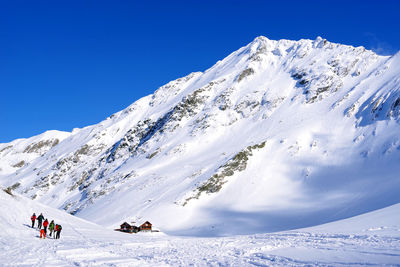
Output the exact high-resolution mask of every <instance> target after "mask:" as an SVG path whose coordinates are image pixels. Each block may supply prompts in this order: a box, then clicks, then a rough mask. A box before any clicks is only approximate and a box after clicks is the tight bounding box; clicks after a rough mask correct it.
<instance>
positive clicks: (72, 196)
mask: <svg viewBox="0 0 400 267" xmlns="http://www.w3.org/2000/svg"><path fill="white" fill-rule="evenodd" d="M399 116H400V53H397V54H396V55H393V56H379V55H377V54H375V53H373V52H372V51H368V50H365V49H364V48H363V47H357V48H355V47H352V46H347V45H341V44H334V43H330V42H328V41H327V40H325V39H322V38H320V37H318V38H317V39H316V40H300V41H289V40H280V41H273V40H269V39H267V38H265V37H258V38H256V39H255V40H254V41H253V42H251V43H250V44H248V45H247V46H245V47H242V48H240V49H239V50H237V51H235V52H233V53H232V54H231V55H229V56H228V57H226V58H225V59H223V60H221V61H219V62H217V63H216V64H215V65H214V66H213V67H211V68H210V69H208V70H206V71H205V72H204V73H202V72H195V73H191V74H189V75H188V76H186V77H183V78H180V79H177V80H175V81H172V82H170V83H168V84H166V85H164V86H162V87H161V88H159V89H158V90H157V91H156V92H155V93H154V94H153V95H150V96H147V97H144V98H142V99H140V100H138V101H136V102H135V103H133V104H132V105H131V106H129V107H128V108H126V109H125V110H123V111H121V112H118V113H116V114H113V115H112V116H110V117H109V118H107V119H106V120H104V121H102V122H100V123H99V124H96V125H92V126H88V127H86V128H83V129H75V130H74V131H73V132H72V133H60V132H48V133H45V134H43V135H40V136H37V137H33V138H30V139H25V140H16V141H14V142H11V143H8V144H0V159H1V166H0V168H1V170H0V183H1V184H2V185H3V187H11V188H12V189H13V190H14V191H16V192H18V193H21V194H23V195H25V196H28V197H31V198H33V199H37V200H39V201H40V202H41V203H45V204H47V205H50V206H52V207H56V208H60V209H65V210H66V211H68V212H70V213H72V214H76V215H77V216H79V217H82V218H85V219H88V220H91V221H94V222H96V223H99V224H102V225H104V226H108V227H115V226H116V225H118V224H119V223H120V222H122V221H124V220H129V221H135V220H140V219H147V220H150V221H152V222H153V223H154V224H155V225H157V226H158V227H159V228H160V229H162V230H163V231H166V232H169V233H176V234H191V235H229V234H232V233H256V232H265V231H277V230H286V229H295V228H299V227H306V226H312V225H317V224H321V223H324V222H329V221H334V220H338V219H341V218H346V217H350V216H353V215H357V214H361V213H364V212H367V211H371V210H375V209H378V208H383V207H386V206H389V205H392V204H396V203H399V202H400V195H399V194H398V192H399V189H400V177H399V173H400V165H399V164H398V162H399V160H400V131H399V130H400V125H399ZM56 140H57V141H56ZM39 144H40V145H39ZM30 151H34V152H33V153H32V152H30ZM21 162H23V163H21Z"/></svg>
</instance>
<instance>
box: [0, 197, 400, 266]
mask: <svg viewBox="0 0 400 267" xmlns="http://www.w3.org/2000/svg"><path fill="white" fill-rule="evenodd" d="M0 211H1V213H0V227H1V229H2V231H1V232H0V244H1V247H2V249H1V250H0V265H1V266H39V265H40V266H190V265H194V266H221V265H222V266H305V265H307V266H310V265H312V266H332V265H334V266H350V265H353V266H361V265H370V266H383V265H388V266H396V265H397V266H398V265H399V264H400V215H399V214H400V205H399V204H397V205H394V206H391V207H388V208H385V209H382V210H377V211H374V212H372V213H368V214H364V215H361V216H357V217H353V218H350V219H346V220H343V221H337V222H334V223H329V224H325V225H321V226H318V227H312V228H307V229H299V230H295V231H288V232H278V233H271V234H257V235H243V236H230V237H219V238H196V237H187V238H184V237H176V236H168V235H165V234H162V233H141V234H124V233H119V232H114V231H112V230H110V229H106V228H103V227H101V226H98V225H95V224H93V223H90V222H87V221H85V220H82V219H79V218H76V217H75V216H71V215H69V214H67V213H65V212H63V211H60V210H57V209H54V208H50V207H47V206H44V205H42V204H40V203H38V202H37V201H32V200H29V199H26V198H24V197H22V196H15V197H11V196H9V195H7V194H5V193H4V192H3V191H2V190H1V191H0ZM33 212H36V213H37V214H38V213H40V212H43V214H44V216H45V217H47V218H49V219H54V220H55V222H56V223H61V225H62V226H63V230H62V232H61V238H60V239H58V240H55V239H52V238H46V239H44V240H43V239H39V235H38V230H37V229H32V228H30V220H29V218H30V215H31V214H32V213H33Z"/></svg>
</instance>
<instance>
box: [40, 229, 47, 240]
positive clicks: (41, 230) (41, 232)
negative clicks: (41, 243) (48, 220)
mask: <svg viewBox="0 0 400 267" xmlns="http://www.w3.org/2000/svg"><path fill="white" fill-rule="evenodd" d="M42 236H43V239H46V232H45V231H44V228H43V229H40V238H42Z"/></svg>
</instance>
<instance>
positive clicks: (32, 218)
mask: <svg viewBox="0 0 400 267" xmlns="http://www.w3.org/2000/svg"><path fill="white" fill-rule="evenodd" d="M35 220H36V214H35V213H33V215H32V216H31V221H32V228H33V227H34V226H35Z"/></svg>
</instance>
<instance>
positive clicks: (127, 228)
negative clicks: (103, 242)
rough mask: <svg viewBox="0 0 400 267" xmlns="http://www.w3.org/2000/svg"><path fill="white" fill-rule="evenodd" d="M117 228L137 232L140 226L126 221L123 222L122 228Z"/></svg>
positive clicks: (126, 231)
mask: <svg viewBox="0 0 400 267" xmlns="http://www.w3.org/2000/svg"><path fill="white" fill-rule="evenodd" d="M117 230H118V231H121V232H125V233H137V232H138V231H139V227H136V226H134V225H130V224H129V223H127V222H124V223H123V224H121V226H120V229H117Z"/></svg>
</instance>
